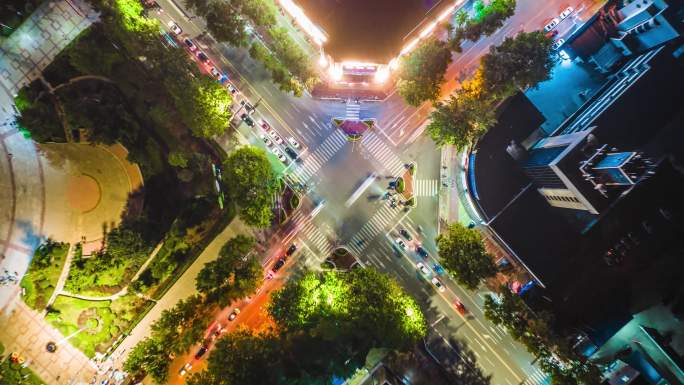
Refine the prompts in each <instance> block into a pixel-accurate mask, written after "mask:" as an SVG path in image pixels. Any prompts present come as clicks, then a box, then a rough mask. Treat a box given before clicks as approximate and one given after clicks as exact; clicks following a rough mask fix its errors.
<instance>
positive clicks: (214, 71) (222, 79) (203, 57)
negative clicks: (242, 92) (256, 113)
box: [167, 20, 239, 95]
mask: <svg viewBox="0 0 684 385" xmlns="http://www.w3.org/2000/svg"><path fill="white" fill-rule="evenodd" d="M167 25H168V27H169V29H170V30H171V31H172V32H173V33H174V34H175V35H176V36H177V37H178V39H181V38H182V45H183V46H184V47H185V48H186V49H187V50H188V51H189V52H190V54H191V55H193V57H195V58H196V59H197V60H198V61H199V62H200V63H202V64H204V65H205V67H206V70H207V71H208V72H209V74H211V76H212V77H214V78H215V79H216V81H218V82H219V84H222V85H225V86H226V88H227V89H228V91H229V92H230V93H231V94H233V95H235V94H237V93H239V90H238V89H237V87H235V85H233V84H232V83H230V81H229V80H228V75H227V74H226V73H225V72H223V71H221V70H220V69H219V68H218V67H217V66H215V65H214V64H213V62H212V61H211V59H210V58H209V56H207V54H206V53H204V52H202V50H201V49H199V47H198V46H197V44H196V43H195V42H194V41H193V40H192V39H190V38H189V37H187V36H185V37H182V35H183V30H182V29H181V27H180V26H179V25H178V24H176V22H174V21H173V20H171V21H169V22H168V23H167Z"/></svg>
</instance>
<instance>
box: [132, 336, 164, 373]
mask: <svg viewBox="0 0 684 385" xmlns="http://www.w3.org/2000/svg"><path fill="white" fill-rule="evenodd" d="M169 348H170V345H169V342H168V341H163V340H160V339H159V338H155V337H147V338H145V339H144V340H142V341H141V342H139V343H138V344H137V345H135V347H134V348H133V349H132V350H131V351H130V352H129V353H128V356H127V357H126V361H125V362H124V366H123V368H124V370H125V371H127V372H129V373H140V372H145V373H147V374H148V375H150V377H152V379H154V381H155V382H156V383H157V384H163V383H165V382H166V380H167V379H168V377H169V363H170V362H171V359H170V358H169V350H167V349H169Z"/></svg>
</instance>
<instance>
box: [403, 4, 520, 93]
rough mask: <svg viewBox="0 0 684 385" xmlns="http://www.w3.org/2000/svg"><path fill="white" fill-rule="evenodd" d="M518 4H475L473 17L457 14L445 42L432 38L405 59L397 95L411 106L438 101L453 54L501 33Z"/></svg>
mask: <svg viewBox="0 0 684 385" xmlns="http://www.w3.org/2000/svg"><path fill="white" fill-rule="evenodd" d="M515 4H516V2H515V0H493V1H492V2H490V4H489V5H487V6H485V5H484V4H483V3H482V1H480V0H478V1H476V2H475V3H474V5H473V8H474V10H475V15H474V17H470V16H469V15H468V13H467V12H466V11H465V10H461V11H459V12H458V13H457V14H456V18H455V21H456V24H455V25H451V24H447V26H446V28H447V32H448V39H447V40H446V41H442V40H438V39H437V38H432V39H429V40H427V41H426V42H425V43H423V44H422V45H421V46H420V47H418V48H417V49H416V50H414V51H413V52H411V53H410V54H409V55H406V56H404V57H402V59H401V62H400V67H399V72H398V78H399V80H398V82H397V92H399V95H401V96H402V97H403V98H404V100H406V102H407V103H408V104H410V105H412V106H415V107H417V106H419V105H421V104H422V103H423V102H425V101H428V100H429V101H436V100H437V99H438V98H439V91H440V87H441V86H442V84H443V83H444V74H445V73H446V70H447V68H448V66H449V64H450V63H451V57H452V52H461V45H462V44H463V42H464V41H465V40H469V41H473V42H474V41H478V40H479V39H480V38H481V37H482V36H483V35H490V34H492V33H494V32H495V31H496V30H497V29H499V28H500V27H501V26H502V25H503V23H504V21H505V20H506V19H507V18H509V17H511V16H512V15H513V13H514V12H515Z"/></svg>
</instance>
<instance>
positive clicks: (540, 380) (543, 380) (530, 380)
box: [520, 368, 549, 385]
mask: <svg viewBox="0 0 684 385" xmlns="http://www.w3.org/2000/svg"><path fill="white" fill-rule="evenodd" d="M548 382H549V381H548V375H547V374H546V373H544V372H542V371H541V370H540V369H539V368H535V369H534V372H532V374H530V375H529V376H528V377H527V378H526V379H525V381H524V382H523V383H522V384H520V385H542V384H544V385H546V384H547V383H548Z"/></svg>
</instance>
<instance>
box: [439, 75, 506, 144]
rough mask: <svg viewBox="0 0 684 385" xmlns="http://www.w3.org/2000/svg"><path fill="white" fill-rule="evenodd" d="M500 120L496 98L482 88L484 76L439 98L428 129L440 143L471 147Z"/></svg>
mask: <svg viewBox="0 0 684 385" xmlns="http://www.w3.org/2000/svg"><path fill="white" fill-rule="evenodd" d="M495 123H496V116H495V111H494V109H493V102H492V101H491V99H490V98H489V96H488V95H487V94H485V93H484V90H483V88H482V82H481V77H480V76H479V73H478V75H476V76H475V78H474V79H471V80H468V81H466V82H464V83H463V84H462V86H461V88H460V89H459V90H457V91H456V93H455V96H454V95H452V96H451V98H450V99H449V100H448V101H446V102H438V103H437V104H436V105H435V109H434V110H433V111H432V112H431V113H430V123H429V124H428V126H427V132H428V134H429V135H430V136H431V137H432V140H434V141H435V143H436V144H437V145H438V146H442V145H445V144H449V145H454V146H456V147H457V148H458V149H463V148H467V147H468V146H470V145H471V144H473V143H474V142H475V141H477V139H479V138H480V136H482V135H483V134H484V133H485V132H487V130H488V129H489V127H491V126H492V125H494V124H495Z"/></svg>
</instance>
